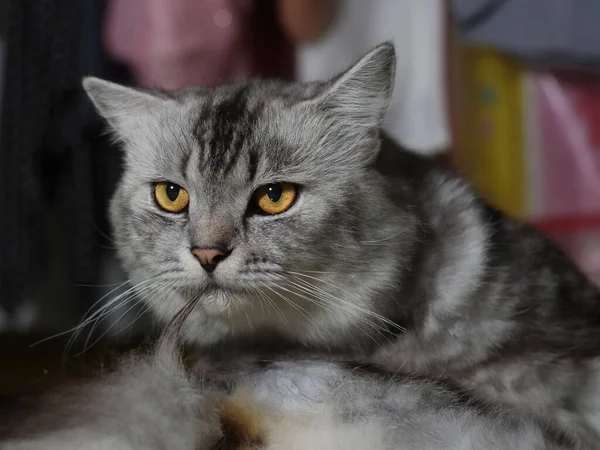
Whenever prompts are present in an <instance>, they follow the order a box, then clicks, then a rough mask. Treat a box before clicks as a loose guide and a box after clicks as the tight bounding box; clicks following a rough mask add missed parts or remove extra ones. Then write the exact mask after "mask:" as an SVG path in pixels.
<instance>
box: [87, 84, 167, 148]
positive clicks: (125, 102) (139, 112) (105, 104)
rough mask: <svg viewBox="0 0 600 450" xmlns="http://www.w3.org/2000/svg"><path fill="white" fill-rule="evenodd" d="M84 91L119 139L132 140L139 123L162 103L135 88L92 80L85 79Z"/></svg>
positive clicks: (152, 95)
mask: <svg viewBox="0 0 600 450" xmlns="http://www.w3.org/2000/svg"><path fill="white" fill-rule="evenodd" d="M82 85H83V89H84V90H85V92H86V93H87V95H88V96H89V98H90V99H91V100H92V103H93V104H94V106H95V107H96V110H97V111H98V113H99V114H100V115H101V116H102V117H104V119H106V121H107V122H108V124H109V125H110V126H111V128H112V129H113V131H114V132H115V133H116V134H117V136H119V137H120V138H121V139H125V140H126V139H128V138H130V137H134V136H135V134H136V132H137V131H138V130H139V129H140V124H141V121H143V120H145V119H147V118H148V116H149V114H152V111H155V110H156V109H157V108H159V107H160V105H161V103H163V102H164V100H163V99H161V98H160V97H158V96H156V95H154V94H152V93H149V92H146V91H142V90H138V89H134V88H130V87H126V86H122V85H120V84H117V83H112V82H110V81H106V80H102V79H100V78H95V77H85V78H84V79H83V82H82Z"/></svg>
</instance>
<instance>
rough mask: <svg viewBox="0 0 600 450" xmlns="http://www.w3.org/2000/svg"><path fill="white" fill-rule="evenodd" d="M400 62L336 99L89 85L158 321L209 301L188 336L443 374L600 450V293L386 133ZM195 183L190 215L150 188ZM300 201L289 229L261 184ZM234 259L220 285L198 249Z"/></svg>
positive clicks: (386, 53) (342, 80)
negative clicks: (108, 131)
mask: <svg viewBox="0 0 600 450" xmlns="http://www.w3.org/2000/svg"><path fill="white" fill-rule="evenodd" d="M394 63H395V58H394V50H393V47H392V46H391V45H390V44H383V45H381V46H379V47H377V48H376V49H374V50H373V51H372V52H371V53H369V54H368V55H367V56H365V57H364V58H363V59H362V60H361V61H359V62H358V63H357V64H356V65H355V66H354V67H353V68H351V69H350V70H349V71H347V72H346V73H344V74H342V75H340V76H339V77H337V78H335V79H334V80H331V81H329V82H326V83H313V84H283V83H277V82H265V81H250V82H245V83H241V84H234V85H228V86H223V87H219V88H216V89H213V90H206V89H199V88H187V89H184V90H180V91H176V92H170V93H165V92H159V93H157V92H147V91H136V90H132V89H128V88H123V87H120V86H116V85H112V84H109V83H107V82H103V81H100V80H97V79H87V80H86V81H85V82H84V84H85V87H86V89H87V91H88V93H89V94H90V97H91V98H92V99H93V100H94V102H95V103H96V105H97V107H98V109H99V111H100V112H101V113H102V114H103V115H104V116H105V117H106V118H107V120H108V121H109V123H110V124H111V126H112V128H113V130H114V132H115V136H116V137H117V138H118V139H120V140H122V141H123V142H124V150H125V152H124V153H125V161H126V164H125V172H124V174H123V178H122V181H121V183H120V185H119V188H118V190H117V192H116V194H115V197H114V200H113V202H112V207H111V216H112V222H113V225H114V231H115V239H116V241H117V246H118V248H119V254H120V256H121V259H122V261H123V264H124V267H125V268H126V270H127V271H128V273H129V274H130V276H131V280H132V282H133V283H134V285H136V286H137V287H138V290H140V291H144V292H145V293H146V294H147V295H146V299H147V302H148V304H149V305H150V306H151V307H152V308H153V310H154V311H155V313H156V315H157V316H158V317H159V318H161V319H162V320H169V319H171V318H172V317H173V316H174V315H175V314H176V312H177V311H179V310H180V309H181V308H182V307H183V306H184V305H185V304H187V303H189V302H191V301H193V300H195V299H197V300H199V301H198V303H197V306H196V308H195V309H194V310H193V312H192V313H191V315H190V318H189V322H188V323H189V324H190V326H189V327H188V329H187V338H188V339H189V340H190V341H192V342H195V343H198V344H202V345H209V344H213V343H217V342H221V341H223V340H226V339H228V338H230V337H234V338H242V339H246V338H247V337H248V336H251V335H253V334H254V333H256V332H259V331H260V332H262V331H267V330H268V331H271V332H275V333H276V334H277V335H279V336H280V337H285V338H288V339H290V340H292V341H296V342H300V343H302V344H304V345H307V346H312V347H324V348H327V349H328V350H330V351H333V352H337V353H340V354H346V355H348V356H351V357H352V358H355V359H359V360H366V361H370V362H374V363H376V364H379V365H381V366H382V367H385V368H386V369H389V370H393V371H403V372H405V373H409V374H419V375H422V376H428V377H433V378H448V379H451V380H453V381H454V382H456V383H459V384H460V385H461V386H462V387H463V388H465V389H469V390H471V391H472V392H473V393H475V394H477V395H480V396H482V397H483V398H486V399H491V400H494V401H501V402H505V403H508V404H509V405H512V406H518V407H521V408H524V409H527V410H529V411H533V412H535V413H536V414H538V415H539V416H540V417H542V418H543V419H544V420H547V421H549V422H550V423H554V424H558V425H560V426H563V427H564V428H565V429H566V430H568V431H570V432H574V433H580V434H581V436H585V435H588V434H589V435H591V436H593V439H596V440H597V441H600V434H599V430H600V370H599V367H600V358H599V355H600V295H599V293H598V290H597V288H596V287H595V286H593V285H592V284H591V283H590V282H589V281H588V280H587V279H586V278H585V277H584V275H582V274H581V272H579V271H578V270H577V269H576V268H575V266H574V265H573V264H572V263H571V262H569V260H568V259H567V258H566V257H565V256H564V255H563V254H562V253H561V252H560V251H559V250H557V249H556V248H555V247H554V246H553V245H552V244H551V243H550V242H549V241H548V240H547V239H546V238H544V237H542V236H540V235H539V234H538V233H536V232H535V231H533V230H531V229H529V228H527V227H525V226H523V225H520V224H517V223H515V222H513V221H511V220H510V219H507V218H505V217H504V216H502V215H501V214H500V213H499V212H497V211H496V210H494V209H493V208H491V207H489V206H488V205H486V204H485V203H484V202H483V201H482V200H481V199H480V198H479V197H478V196H477V195H476V194H475V193H474V191H473V190H472V189H471V187H469V186H468V184H467V183H465V182H464V181H462V180H461V179H460V177H458V176H457V175H456V174H455V173H454V172H452V171H451V170H449V169H447V168H445V167H443V166H441V165H439V164H437V163H436V162H435V161H432V160H428V159H425V158H421V157H419V156H416V155H413V154H411V153H409V152H406V151H404V150H401V149H400V148H398V147H397V146H396V145H395V144H394V143H392V142H391V141H389V139H387V138H386V136H385V135H383V134H382V133H381V132H380V131H379V125H380V123H381V118H382V116H383V114H384V112H385V108H386V106H387V103H388V101H389V98H390V95H391V81H392V80H393V72H394ZM164 180H168V181H171V182H174V183H177V184H180V185H182V186H184V187H185V188H186V189H187V190H188V191H189V193H190V198H191V203H190V206H189V211H188V212H187V213H185V214H179V215H173V214H168V213H164V212H162V211H160V210H159V209H158V208H157V207H156V205H155V204H154V202H153V200H152V189H151V186H152V183H154V182H157V181H164ZM277 181H286V182H292V183H297V184H299V185H301V186H302V190H301V192H300V195H299V198H298V201H297V202H296V204H295V205H294V206H293V207H292V208H291V209H290V210H289V211H287V212H285V213H283V214H281V215H278V216H257V215H251V214H248V205H249V202H250V199H251V196H252V193H253V192H254V190H255V189H256V188H258V187H259V186H261V185H264V184H267V183H272V182H277ZM193 246H200V247H203V246H209V247H210V246H220V247H224V248H227V249H229V250H231V255H230V256H229V257H228V258H227V259H226V260H224V261H223V262H222V263H220V264H219V266H218V267H217V269H216V270H215V272H214V273H213V274H212V275H208V274H206V273H205V272H204V271H203V270H202V268H201V267H200V265H199V264H198V262H197V261H196V260H195V259H194V257H193V256H192V255H191V253H190V248H191V247H193Z"/></svg>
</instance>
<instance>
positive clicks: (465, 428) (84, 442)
mask: <svg viewBox="0 0 600 450" xmlns="http://www.w3.org/2000/svg"><path fill="white" fill-rule="evenodd" d="M174 343H175V341H174V340H172V339H164V338H163V340H162V342H160V343H159V344H158V346H157V350H156V351H153V352H150V353H149V354H145V355H144V354H139V355H135V356H132V357H131V358H128V359H125V360H124V361H122V362H121V366H120V367H119V368H118V369H117V370H116V371H115V372H113V373H109V374H106V373H105V374H103V375H102V376H100V377H99V378H97V379H95V380H93V381H88V382H83V383H82V384H81V385H76V386H71V387H67V388H64V389H63V390H59V391H54V392H50V393H47V394H45V397H43V398H42V399H41V400H39V401H38V402H37V406H36V407H35V408H33V409H29V410H22V411H21V413H20V415H15V413H14V412H13V413H12V414H11V415H12V417H11V420H10V422H9V423H4V422H3V427H0V449H2V450H38V449H39V450H42V449H43V450H54V449H56V450H70V449H73V450H74V449H81V450H92V449H94V450H104V449H106V450H109V449H110V450H154V449H156V450H164V449H169V450H217V449H219V450H243V449H254V450H277V449H282V448H285V449H290V450H294V449H298V450H300V449H314V450H320V449H322V450H353V449H356V450H359V449H360V450H363V449H365V448H369V449H373V450H387V449H389V450H392V449H394V450H405V449H406V450H408V449H410V450H421V449H422V450H442V449H443V450H453V449H456V450H459V449H460V450H482V449H492V448H493V449H497V450H513V449H515V448H519V449H523V450H568V449H571V450H576V449H578V448H580V447H578V446H577V445H576V444H575V443H573V442H570V441H569V439H568V438H566V437H565V436H561V435H560V434H559V433H555V432H549V431H548V430H545V429H543V428H542V427H540V426H539V425H538V424H536V422H535V420H532V419H531V418H527V417H519V416H518V415H515V414H513V413H510V412H507V411H501V410H499V409H496V408H490V407H488V406H486V405H484V404H481V403H478V402H474V401H471V400H469V399H468V397H466V396H464V395H463V394H461V393H460V392H458V391H453V390H451V389H449V388H448V387H447V386H445V385H444V384H442V383H440V382H436V381H433V380H416V379H409V378H403V377H393V376H390V375H389V374H385V373H383V372H380V371H376V370H372V369H370V368H368V367H361V366H357V365H353V364H350V363H340V362H326V361H322V360H312V359H294V360H290V359H287V360H286V359H282V360H269V361H266V360H265V359H264V358H261V357H258V356H248V355H246V357H245V358H244V359H243V360H240V359H235V360H234V359H231V358H229V359H226V360H220V361H219V360H214V359H210V358H208V357H204V359H205V360H206V361H205V362H203V363H201V364H200V365H201V366H202V367H205V368H206V370H205V371H204V372H203V373H202V374H201V376H200V377H197V376H193V375H192V374H191V373H190V371H189V370H186V368H185V366H184V364H183V363H182V359H181V351H180V350H179V349H178V346H177V345H174ZM2 428H4V430H2Z"/></svg>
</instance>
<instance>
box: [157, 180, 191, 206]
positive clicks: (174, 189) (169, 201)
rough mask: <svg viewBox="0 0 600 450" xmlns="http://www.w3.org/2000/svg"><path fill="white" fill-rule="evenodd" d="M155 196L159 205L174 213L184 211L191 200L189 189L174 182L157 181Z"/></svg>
mask: <svg viewBox="0 0 600 450" xmlns="http://www.w3.org/2000/svg"><path fill="white" fill-rule="evenodd" d="M154 198H155V199H156V203H158V206H160V207H161V208H162V209H164V210H165V211H169V212H172V213H180V212H183V210H185V208H186V207H187V205H188V203H189V202H190V196H189V195H188V193H187V191H186V190H185V189H184V188H182V187H181V186H178V185H176V184H174V183H157V184H156V186H155V187H154Z"/></svg>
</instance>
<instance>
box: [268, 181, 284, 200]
mask: <svg viewBox="0 0 600 450" xmlns="http://www.w3.org/2000/svg"><path fill="white" fill-rule="evenodd" d="M282 193H283V188H282V187H281V184H269V185H268V186H267V195H268V196H269V200H271V201H272V202H273V203H277V202H278V201H279V200H280V199H281V194H282Z"/></svg>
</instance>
